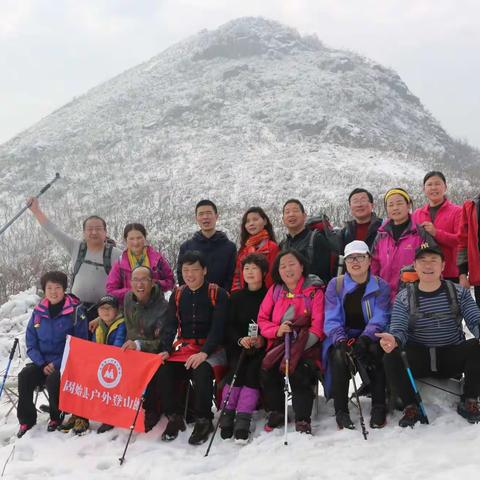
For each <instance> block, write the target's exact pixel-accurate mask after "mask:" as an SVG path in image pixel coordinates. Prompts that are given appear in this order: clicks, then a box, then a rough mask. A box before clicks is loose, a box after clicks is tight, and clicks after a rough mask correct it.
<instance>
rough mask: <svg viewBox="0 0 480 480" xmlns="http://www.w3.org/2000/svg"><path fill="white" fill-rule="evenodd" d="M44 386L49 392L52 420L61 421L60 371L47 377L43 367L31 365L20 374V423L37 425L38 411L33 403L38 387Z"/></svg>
mask: <svg viewBox="0 0 480 480" xmlns="http://www.w3.org/2000/svg"><path fill="white" fill-rule="evenodd" d="M44 385H45V387H46V388H47V391H48V398H49V404H50V418H51V419H52V420H56V421H59V420H60V411H59V410H58V398H59V395H60V371H59V370H55V371H54V372H53V373H52V374H50V375H45V374H44V373H43V370H42V368H41V367H39V366H37V365H35V364H34V363H29V364H28V365H26V366H25V367H24V368H23V369H22V371H21V372H20V373H19V374H18V407H17V418H18V421H19V422H20V423H26V424H27V425H35V423H37V409H36V408H35V404H34V403H33V392H34V390H35V388H36V387H42V386H44Z"/></svg>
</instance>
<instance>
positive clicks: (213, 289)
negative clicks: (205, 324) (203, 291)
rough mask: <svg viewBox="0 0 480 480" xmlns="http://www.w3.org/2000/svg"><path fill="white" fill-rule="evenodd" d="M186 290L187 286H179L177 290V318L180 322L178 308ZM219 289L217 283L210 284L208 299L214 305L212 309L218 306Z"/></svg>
mask: <svg viewBox="0 0 480 480" xmlns="http://www.w3.org/2000/svg"><path fill="white" fill-rule="evenodd" d="M185 288H186V285H179V286H178V287H177V288H176V289H175V306H176V308H177V318H178V320H179V321H180V318H179V313H178V308H179V306H180V297H181V296H182V293H183V291H184V290H185ZM219 288H220V287H219V286H218V285H217V284H216V283H209V284H208V298H209V299H210V303H211V304H212V307H215V305H216V304H217V298H218V289H219Z"/></svg>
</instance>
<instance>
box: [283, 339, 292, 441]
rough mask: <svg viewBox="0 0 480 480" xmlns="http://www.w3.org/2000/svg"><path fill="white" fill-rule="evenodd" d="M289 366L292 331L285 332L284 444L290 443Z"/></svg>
mask: <svg viewBox="0 0 480 480" xmlns="http://www.w3.org/2000/svg"><path fill="white" fill-rule="evenodd" d="M289 367H290V332H286V333H285V383H284V386H283V393H284V395H285V412H284V415H285V426H284V432H283V444H284V445H288V440H287V429H288V394H289V393H290V392H291V388H290V378H289V376H288V375H289Z"/></svg>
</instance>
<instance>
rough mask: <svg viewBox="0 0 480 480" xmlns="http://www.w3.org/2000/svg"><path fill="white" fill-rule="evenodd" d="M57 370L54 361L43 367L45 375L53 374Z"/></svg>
mask: <svg viewBox="0 0 480 480" xmlns="http://www.w3.org/2000/svg"><path fill="white" fill-rule="evenodd" d="M54 371H55V365H53V363H52V362H50V363H49V364H48V365H45V366H44V367H43V373H44V374H45V375H51V374H52V373H53V372H54Z"/></svg>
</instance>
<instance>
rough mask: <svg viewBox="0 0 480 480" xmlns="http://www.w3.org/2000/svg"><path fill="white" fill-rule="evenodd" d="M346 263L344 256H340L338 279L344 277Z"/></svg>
mask: <svg viewBox="0 0 480 480" xmlns="http://www.w3.org/2000/svg"><path fill="white" fill-rule="evenodd" d="M344 263H345V257H344V256H343V255H339V256H338V265H337V277H338V276H340V275H343V265H344Z"/></svg>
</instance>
